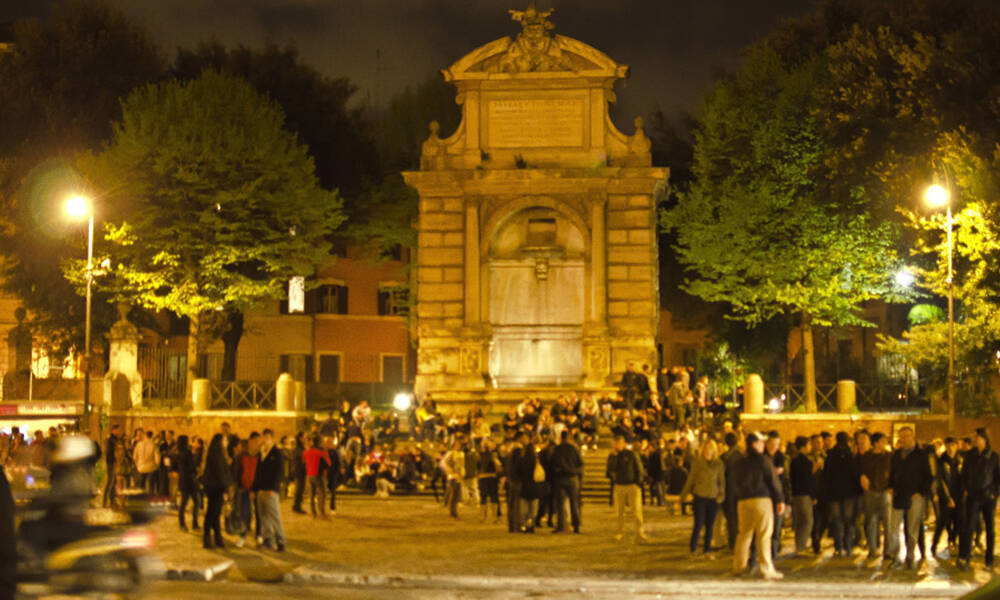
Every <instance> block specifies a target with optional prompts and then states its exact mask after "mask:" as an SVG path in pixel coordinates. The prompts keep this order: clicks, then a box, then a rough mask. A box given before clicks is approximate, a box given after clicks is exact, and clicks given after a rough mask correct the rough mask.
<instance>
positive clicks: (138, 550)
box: [17, 498, 163, 598]
mask: <svg viewBox="0 0 1000 600" xmlns="http://www.w3.org/2000/svg"><path fill="white" fill-rule="evenodd" d="M57 502H59V500H57V499H52V498H46V499H40V500H36V501H33V502H32V503H31V505H29V506H28V507H27V508H26V509H25V510H24V513H23V515H22V519H21V525H20V527H19V529H18V565H17V577H18V597H19V598H35V597H39V596H48V595H53V594H59V595H84V596H98V597H102V596H107V595H114V596H119V597H137V596H139V595H141V593H142V591H143V589H144V587H145V584H146V582H147V581H149V580H150V579H154V578H159V577H162V575H163V566H162V563H161V562H160V560H159V559H158V558H157V557H156V556H155V555H154V554H153V553H152V547H153V543H154V538H153V534H152V533H151V532H149V531H147V530H144V529H142V528H141V527H142V525H145V524H146V523H149V522H150V521H151V520H152V519H153V518H154V517H155V515H156V514H157V513H158V512H159V510H160V509H159V507H157V506H155V505H151V504H150V503H149V502H147V501H146V500H145V499H143V498H135V499H132V500H131V501H130V505H129V506H126V508H125V510H124V511H122V512H120V513H115V514H116V515H118V516H119V517H121V518H120V520H121V521H122V522H121V523H114V524H101V525H95V524H88V523H85V522H60V521H59V520H58V519H53V517H52V515H53V512H54V511H53V509H54V507H55V505H56V503H57Z"/></svg>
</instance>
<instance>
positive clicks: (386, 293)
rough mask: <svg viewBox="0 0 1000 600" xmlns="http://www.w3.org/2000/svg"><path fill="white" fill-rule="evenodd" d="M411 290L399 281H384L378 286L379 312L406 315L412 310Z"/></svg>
mask: <svg viewBox="0 0 1000 600" xmlns="http://www.w3.org/2000/svg"><path fill="white" fill-rule="evenodd" d="M409 299H410V290H409V289H408V288H406V287H404V286H402V285H400V284H398V283H383V284H381V285H379V288H378V314H380V315H406V314H408V313H409V312H410V304H409Z"/></svg>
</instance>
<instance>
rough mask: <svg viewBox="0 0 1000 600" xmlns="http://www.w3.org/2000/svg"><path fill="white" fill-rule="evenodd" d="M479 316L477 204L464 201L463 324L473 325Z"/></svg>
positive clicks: (476, 322)
mask: <svg viewBox="0 0 1000 600" xmlns="http://www.w3.org/2000/svg"><path fill="white" fill-rule="evenodd" d="M480 320H481V318H480V316H479V206H478V204H476V202H474V201H473V200H471V199H470V200H469V201H467V202H466V203H465V326H466V327H474V326H476V325H478V324H479V321H480Z"/></svg>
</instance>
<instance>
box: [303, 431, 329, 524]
mask: <svg viewBox="0 0 1000 600" xmlns="http://www.w3.org/2000/svg"><path fill="white" fill-rule="evenodd" d="M302 461H303V462H305V464H306V480H307V481H308V482H309V510H311V511H312V516H313V518H316V496H319V518H320V519H324V520H326V493H325V492H326V482H325V481H324V478H325V474H326V470H327V469H329V468H330V455H329V454H327V453H326V451H325V450H323V449H322V448H321V447H320V439H319V436H318V435H317V436H314V437H312V438H310V439H309V449H308V450H306V451H305V452H303V453H302Z"/></svg>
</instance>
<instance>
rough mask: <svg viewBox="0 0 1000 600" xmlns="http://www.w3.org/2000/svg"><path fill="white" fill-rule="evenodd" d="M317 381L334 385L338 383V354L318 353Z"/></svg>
mask: <svg viewBox="0 0 1000 600" xmlns="http://www.w3.org/2000/svg"><path fill="white" fill-rule="evenodd" d="M319 382H320V383H329V384H333V385H336V384H338V383H340V355H339V354H320V355H319Z"/></svg>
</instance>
